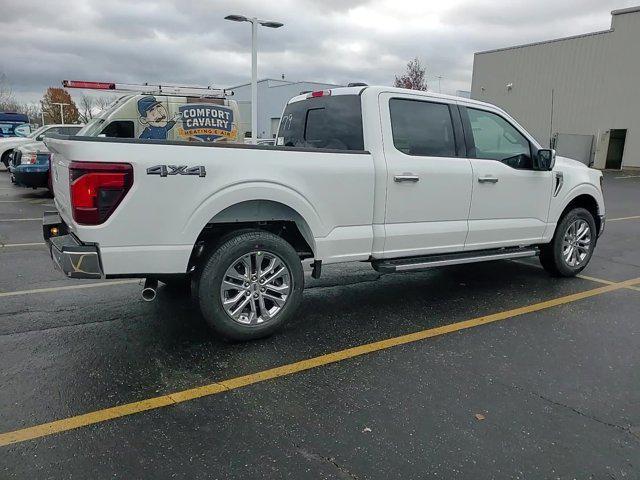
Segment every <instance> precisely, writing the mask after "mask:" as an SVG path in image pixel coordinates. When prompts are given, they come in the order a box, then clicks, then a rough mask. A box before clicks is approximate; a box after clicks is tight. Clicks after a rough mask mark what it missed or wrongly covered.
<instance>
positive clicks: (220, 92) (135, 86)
mask: <svg viewBox="0 0 640 480" xmlns="http://www.w3.org/2000/svg"><path fill="white" fill-rule="evenodd" d="M62 86H63V87H64V88H84V89H89V90H110V91H114V92H137V93H148V94H155V95H182V96H185V97H226V96H229V95H233V92H228V91H227V90H225V89H224V88H213V87H211V86H208V87H188V86H183V85H153V84H149V83H115V82H86V81H82V80H63V81H62Z"/></svg>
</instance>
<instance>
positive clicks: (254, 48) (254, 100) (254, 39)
mask: <svg viewBox="0 0 640 480" xmlns="http://www.w3.org/2000/svg"><path fill="white" fill-rule="evenodd" d="M224 19H225V20H231V21H233V22H250V23H251V143H253V144H254V145H255V144H256V143H257V140H258V25H262V26H263V27H269V28H280V27H282V26H283V25H284V24H283V23H280V22H274V21H271V20H260V19H259V18H256V17H251V18H249V17H245V16H242V15H227V16H226V17H224Z"/></svg>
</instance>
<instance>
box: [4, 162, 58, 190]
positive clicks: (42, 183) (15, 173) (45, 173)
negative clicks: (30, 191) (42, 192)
mask: <svg viewBox="0 0 640 480" xmlns="http://www.w3.org/2000/svg"><path fill="white" fill-rule="evenodd" d="M11 174H12V181H13V182H14V183H16V184H17V185H20V186H23V187H28V188H46V187H47V186H48V184H49V167H40V166H35V168H24V167H23V166H22V165H20V166H18V167H14V168H13V169H11Z"/></svg>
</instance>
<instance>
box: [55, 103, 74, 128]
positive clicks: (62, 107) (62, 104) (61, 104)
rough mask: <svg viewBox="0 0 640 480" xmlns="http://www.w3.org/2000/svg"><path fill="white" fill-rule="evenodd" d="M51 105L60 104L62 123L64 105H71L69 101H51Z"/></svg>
mask: <svg viewBox="0 0 640 480" xmlns="http://www.w3.org/2000/svg"><path fill="white" fill-rule="evenodd" d="M51 103H52V105H60V119H61V120H62V124H63V125H64V106H65V105H71V104H70V103H60V102H51Z"/></svg>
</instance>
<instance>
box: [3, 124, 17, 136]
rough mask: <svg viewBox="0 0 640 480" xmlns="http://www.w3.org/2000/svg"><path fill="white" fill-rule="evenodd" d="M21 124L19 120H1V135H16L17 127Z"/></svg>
mask: <svg viewBox="0 0 640 480" xmlns="http://www.w3.org/2000/svg"><path fill="white" fill-rule="evenodd" d="M19 125H22V123H18V122H1V123H0V136H3V137H15V136H16V132H15V128H16V127H17V126H19Z"/></svg>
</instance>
